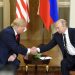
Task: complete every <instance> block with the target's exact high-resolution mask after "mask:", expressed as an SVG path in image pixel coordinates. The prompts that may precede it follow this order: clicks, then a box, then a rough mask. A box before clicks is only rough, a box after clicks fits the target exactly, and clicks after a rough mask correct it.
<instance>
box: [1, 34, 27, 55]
mask: <svg viewBox="0 0 75 75" xmlns="http://www.w3.org/2000/svg"><path fill="white" fill-rule="evenodd" d="M2 39H3V42H4V43H5V45H6V47H8V49H9V50H13V51H14V52H15V53H19V54H23V55H26V53H27V48H25V47H22V46H21V45H20V44H18V43H17V42H16V39H15V38H14V36H12V34H11V33H6V34H5V35H3V38H2Z"/></svg>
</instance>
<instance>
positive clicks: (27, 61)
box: [24, 55, 50, 75]
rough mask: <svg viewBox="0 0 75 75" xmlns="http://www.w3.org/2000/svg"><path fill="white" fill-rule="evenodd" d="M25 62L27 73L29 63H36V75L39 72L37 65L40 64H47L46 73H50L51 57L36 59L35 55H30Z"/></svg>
mask: <svg viewBox="0 0 75 75" xmlns="http://www.w3.org/2000/svg"><path fill="white" fill-rule="evenodd" d="M43 56H44V57H46V55H43ZM24 61H25V64H26V66H25V67H26V74H28V65H31V64H33V65H35V75H36V74H37V67H38V65H46V75H47V73H48V70H49V62H50V59H45V60H41V59H34V58H33V56H29V57H28V59H24Z"/></svg>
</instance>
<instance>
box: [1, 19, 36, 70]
mask: <svg viewBox="0 0 75 75" xmlns="http://www.w3.org/2000/svg"><path fill="white" fill-rule="evenodd" d="M26 30H27V22H26V20H24V19H21V18H16V19H15V20H14V21H13V22H12V24H11V26H9V27H7V28H5V29H3V30H2V31H1V32H0V69H2V68H4V67H5V65H7V64H11V65H13V66H14V67H15V68H16V69H17V68H18V67H19V64H20V61H19V60H18V59H17V56H18V54H22V55H24V56H25V55H27V54H29V53H32V54H33V53H34V52H35V51H33V50H30V48H26V47H24V46H22V45H21V44H20V34H21V33H23V32H25V31H26Z"/></svg>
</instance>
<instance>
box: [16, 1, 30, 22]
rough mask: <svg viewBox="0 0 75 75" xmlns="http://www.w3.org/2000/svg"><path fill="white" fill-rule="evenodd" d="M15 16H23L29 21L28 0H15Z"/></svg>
mask: <svg viewBox="0 0 75 75" xmlns="http://www.w3.org/2000/svg"><path fill="white" fill-rule="evenodd" d="M16 18H23V19H25V20H26V21H27V22H28V23H29V21H30V19H29V0H17V1H16Z"/></svg>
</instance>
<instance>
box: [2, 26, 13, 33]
mask: <svg viewBox="0 0 75 75" xmlns="http://www.w3.org/2000/svg"><path fill="white" fill-rule="evenodd" d="M2 32H4V33H13V32H14V31H13V28H12V27H11V26H9V27H7V28H5V29H3V31H2Z"/></svg>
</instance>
